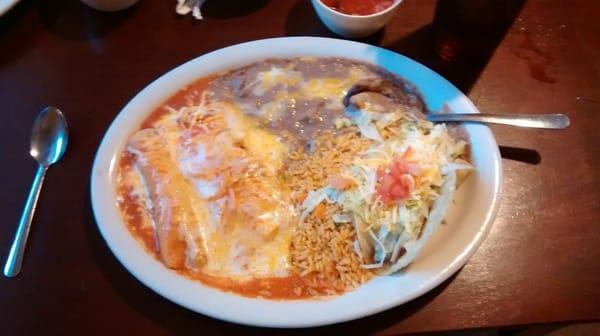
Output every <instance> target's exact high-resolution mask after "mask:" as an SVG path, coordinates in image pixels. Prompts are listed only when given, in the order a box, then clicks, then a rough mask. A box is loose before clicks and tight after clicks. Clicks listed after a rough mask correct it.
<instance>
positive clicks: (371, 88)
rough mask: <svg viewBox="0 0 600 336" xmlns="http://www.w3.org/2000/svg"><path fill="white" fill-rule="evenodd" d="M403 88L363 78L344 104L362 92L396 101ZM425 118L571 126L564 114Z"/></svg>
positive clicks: (349, 93)
mask: <svg viewBox="0 0 600 336" xmlns="http://www.w3.org/2000/svg"><path fill="white" fill-rule="evenodd" d="M400 90H403V88H402V87H400V86H398V85H395V84H393V83H391V82H389V81H385V80H381V79H373V80H361V81H359V82H357V83H356V84H354V85H353V86H352V87H351V88H350V89H349V90H348V92H347V93H346V95H345V96H344V98H343V100H342V102H343V104H344V106H349V105H352V102H351V101H350V98H352V97H353V96H354V95H357V94H359V93H362V92H374V93H378V94H381V95H383V96H385V97H387V98H390V99H392V100H394V101H397V100H398V99H399V95H398V92H400ZM425 118H426V119H427V120H428V121H431V122H434V123H439V122H475V123H489V124H501V125H509V126H518V127H528V128H545V129H563V128H567V127H569V124H570V120H569V117H567V116H566V115H564V114H560V113H556V114H492V113H479V114H470V113H469V114H465V113H442V114H427V115H425Z"/></svg>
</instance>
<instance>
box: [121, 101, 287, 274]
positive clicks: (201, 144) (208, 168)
mask: <svg viewBox="0 0 600 336" xmlns="http://www.w3.org/2000/svg"><path fill="white" fill-rule="evenodd" d="M190 120H193V121H195V122H194V123H187V124H186V122H185V121H190ZM182 121H183V122H182ZM186 125H187V126H186ZM154 126H155V127H154V128H155V130H157V131H158V132H160V135H161V139H162V140H163V141H162V143H163V144H164V146H165V147H166V148H168V152H169V153H170V155H169V156H170V157H164V158H162V160H163V162H167V161H166V160H173V161H174V162H176V166H177V167H179V172H170V174H171V176H174V174H180V175H181V176H182V177H184V178H185V180H186V181H187V183H188V184H189V188H183V187H182V188H179V189H178V190H177V192H178V197H179V198H183V199H197V200H198V201H197V202H193V204H192V205H191V207H192V209H188V210H189V211H191V213H198V212H203V211H205V210H206V209H208V215H207V216H204V217H201V216H200V217H198V218H206V220H202V221H198V222H196V223H194V227H193V228H189V227H181V228H179V230H182V231H183V232H182V234H183V236H184V237H187V236H189V235H190V230H192V231H193V232H198V233H199V236H201V237H203V239H204V241H205V244H206V251H205V252H206V255H207V258H206V263H205V264H204V265H203V266H202V267H201V269H200V271H202V272H204V273H206V274H209V275H213V276H222V277H228V278H234V279H246V278H256V277H281V276H286V275H288V271H289V268H290V262H289V246H290V239H291V234H292V229H291V228H292V225H291V223H292V217H293V215H292V209H291V202H290V201H289V192H287V191H286V190H285V188H284V186H282V184H281V182H280V181H279V179H278V178H277V174H278V172H279V170H280V169H281V167H282V165H283V160H284V157H285V153H286V151H287V150H286V147H285V145H284V144H283V143H282V142H281V141H280V140H279V139H278V137H276V136H275V135H273V134H271V133H270V132H267V131H265V130H263V129H261V128H259V127H258V126H257V124H256V123H255V122H254V121H253V120H251V119H250V118H248V117H246V116H244V115H243V114H242V113H241V112H240V110H239V109H238V108H236V107H235V106H233V105H229V104H218V106H203V105H201V106H198V107H195V108H183V109H181V110H179V111H171V113H168V114H166V115H165V116H163V117H162V118H161V119H159V120H157V121H156V123H155V124H154ZM143 132H144V130H143V131H140V132H139V133H143ZM136 137H137V138H139V137H140V136H138V135H137V134H136V135H134V137H133V138H136ZM129 150H130V151H131V152H132V153H136V149H135V148H131V147H130V148H129ZM137 156H138V157H139V158H143V157H144V156H143V155H142V153H137ZM138 160H141V159H138ZM140 163H141V162H140ZM143 163H144V164H146V165H148V164H152V163H149V162H148V160H146V161H144V162H143ZM154 164H157V163H154ZM134 167H135V166H134ZM156 168H157V169H159V170H160V169H162V168H161V167H158V166H157V167H156ZM121 178H122V179H123V183H124V184H126V185H128V186H129V187H130V188H131V190H132V191H131V195H135V199H137V200H139V202H140V204H143V207H144V208H146V209H148V211H150V212H152V211H153V210H154V208H153V206H152V203H153V202H163V200H162V199H160V198H159V199H155V200H153V199H152V197H151V193H149V192H148V189H149V188H148V185H147V183H157V182H156V181H154V182H152V181H148V179H144V178H140V172H139V171H138V170H137V169H131V170H128V171H127V172H126V173H124V174H122V175H121ZM164 183H166V184H165V186H164V188H168V184H169V183H170V182H169V181H164ZM158 189H160V188H158ZM154 190H157V189H156V188H154ZM188 193H192V194H193V195H192V194H190V195H187V194H188ZM201 200H202V201H201ZM161 205H162V208H161V209H165V208H166V207H168V204H162V203H161ZM200 208H202V209H200ZM155 220H157V219H156V218H155ZM158 220H160V219H158ZM145 222H146V223H145V225H152V226H153V227H154V228H156V227H157V226H160V225H156V223H153V220H152V219H151V218H150V217H149V216H148V218H147V219H146V220H145ZM188 250H189V246H188ZM192 252H193V253H194V254H195V253H197V251H195V250H194V251H192Z"/></svg>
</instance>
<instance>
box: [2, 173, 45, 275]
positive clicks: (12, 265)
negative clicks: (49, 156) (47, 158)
mask: <svg viewBox="0 0 600 336" xmlns="http://www.w3.org/2000/svg"><path fill="white" fill-rule="evenodd" d="M46 169H47V167H44V166H43V165H39V166H38V169H37V172H36V174H35V178H34V179H33V184H32V185H31V190H29V196H27V202H26V203H25V208H24V209H23V213H22V214H21V219H20V220H19V227H18V228H17V232H16V233H15V238H14V240H13V243H12V245H11V247H10V252H9V254H8V259H6V264H5V265H4V275H5V276H7V277H14V276H16V275H17V274H19V272H20V271H21V263H22V262H23V254H24V252H25V245H27V237H28V236H29V229H30V228H31V220H32V219H33V213H34V212H35V206H36V204H37V200H38V197H39V196H40V190H41V189H42V183H43V182H44V176H45V175H46Z"/></svg>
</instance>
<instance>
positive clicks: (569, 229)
mask: <svg viewBox="0 0 600 336" xmlns="http://www.w3.org/2000/svg"><path fill="white" fill-rule="evenodd" d="M216 2H219V1H216V0H210V1H209V2H208V4H209V6H208V7H207V11H206V16H207V19H206V20H204V21H202V22H193V21H192V20H191V19H190V18H187V17H177V16H176V15H175V14H174V12H173V6H174V3H175V1H174V0H173V1H156V0H141V1H140V2H139V4H138V5H136V6H135V7H133V8H131V9H129V10H126V11H123V12H119V13H114V14H106V13H100V12H96V11H92V10H89V9H87V8H86V7H84V6H83V5H81V4H80V3H79V2H78V1H59V0H56V1H51V0H46V1H28V0H23V1H21V3H19V4H18V5H17V6H16V7H15V8H14V9H13V10H12V11H11V12H9V13H8V14H7V15H5V16H3V17H1V18H0V104H1V106H2V108H1V110H0V111H1V112H0V113H1V116H2V125H1V126H2V132H0V155H1V157H2V160H1V162H2V164H0V179H1V181H2V187H1V188H0V200H1V202H0V219H1V221H2V225H0V256H1V257H2V259H3V260H4V257H5V256H6V254H7V253H8V248H9V245H10V242H11V239H12V236H13V233H14V231H15V228H16V223H17V220H18V216H19V214H20V211H21V208H22V205H23V202H24V200H25V197H26V191H27V190H28V188H29V184H30V183H31V179H32V177H33V174H34V167H35V166H34V163H33V161H32V159H30V158H29V156H28V155H27V152H28V143H29V131H30V128H31V123H32V121H33V118H34V116H35V115H36V113H37V112H38V111H39V110H40V109H41V108H42V107H44V106H46V105H56V106H59V107H60V108H61V109H62V110H63V111H64V112H65V114H66V116H67V117H68V120H69V125H70V131H71V141H70V144H69V148H68V151H67V154H66V156H65V157H64V160H62V161H61V162H60V163H59V164H58V165H56V167H53V168H52V169H51V170H50V171H49V173H48V176H47V179H46V183H45V185H44V190H43V192H42V195H41V197H40V202H39V206H38V209H37V213H36V217H35V220H34V223H33V224H34V226H33V230H32V232H31V236H30V240H29V246H28V250H27V254H26V258H25V263H24V267H23V272H22V273H21V275H20V276H19V277H18V278H16V279H6V278H1V279H0V312H1V314H0V330H1V332H0V333H2V334H4V335H17V334H23V335H36V334H74V333H76V334H80V333H85V334H88V333H92V334H111V335H112V334H123V333H128V334H140V335H141V334H144V335H153V334H173V333H194V334H232V333H235V334H242V333H243V334H263V333H265V332H267V331H268V330H263V329H258V328H248V327H243V326H237V325H232V324H229V323H225V322H220V321H217V320H213V319H211V318H208V317H204V316H202V315H198V314H195V313H193V312H190V311H188V310H186V309H183V308H180V307H178V306H176V305H174V304H172V303H170V302H168V301H166V300H164V299H162V298H161V297H160V296H158V295H156V294H154V293H153V292H151V291H150V290H149V289H147V288H145V287H144V286H143V285H141V284H140V283H139V282H137V281H136V280H135V279H134V278H133V277H132V276H131V275H129V273H127V271H125V269H124V268H123V267H122V266H121V265H120V264H119V263H118V262H117V261H116V259H115V258H114V257H113V255H112V254H111V252H110V251H109V250H108V248H107V247H106V245H105V243H104V241H103V240H102V238H101V237H100V234H99V232H98V230H97V228H96V225H95V222H94V219H93V217H92V213H91V209H90V200H89V172H90V169H91V165H92V160H93V156H94V153H95V151H96V148H97V146H98V144H99V142H100V139H101V137H102V135H103V133H104V131H105V130H106V128H107V127H108V125H109V123H110V122H111V120H112V119H113V118H114V117H115V115H116V114H117V113H118V111H119V110H120V109H121V107H122V106H123V105H124V104H125V103H126V102H127V101H128V100H129V99H130V98H131V97H132V96H133V95H134V94H135V93H136V92H138V91H139V90H140V89H142V88H143V87H144V86H145V85H147V84H148V83H149V82H151V81H152V80H153V79H155V78H156V77H157V76H159V75H160V74H162V73H164V72H165V71H167V70H169V69H171V68H173V67H175V66H177V65H178V64H180V63H182V62H184V61H187V60H189V59H191V58H194V57H196V56H199V55H202V54H204V53H206V52H209V51H212V50H215V49H218V48H221V47H225V46H228V45H231V44H234V43H238V42H243V41H248V40H254V39H260V38H267V37H274V36H286V35H318V36H333V34H332V33H330V32H328V31H327V30H326V28H324V26H323V25H322V24H321V23H320V22H319V20H318V19H317V18H316V16H315V15H314V12H313V10H312V8H311V7H310V4H309V2H308V1H282V0H277V1H275V0H273V1H247V2H249V4H244V5H237V6H236V5H235V3H234V2H232V1H223V2H221V3H220V4H216ZM211 3H212V4H211ZM240 3H241V2H240ZM434 7H435V2H434V1H429V0H406V1H405V4H403V5H402V6H401V9H400V10H399V12H398V13H397V15H396V16H395V17H394V19H393V20H392V22H391V23H390V24H389V26H388V27H387V29H386V30H385V31H383V32H379V33H377V34H375V35H374V36H371V37H369V38H367V39H366V41H367V42H369V43H373V44H376V45H380V46H384V47H386V48H389V49H392V50H395V51H397V52H400V53H403V54H406V55H408V56H410V57H413V58H415V59H417V60H419V61H421V62H423V63H425V64H426V65H429V66H430V67H432V68H434V69H436V70H437V71H439V72H440V73H442V74H443V75H444V76H446V77H447V78H448V79H449V80H451V81H452V82H453V83H455V84H457V85H458V86H459V87H460V88H462V89H463V90H465V91H466V92H467V93H468V95H469V97H470V98H471V99H472V100H473V101H474V103H475V104H476V105H477V106H478V107H479V109H480V110H481V111H484V112H490V113H502V112H504V113H543V112H546V113H549V112H563V113H567V114H568V115H569V116H570V117H571V120H572V126H571V127H570V128H569V129H567V130H565V131H559V132H556V131H543V130H521V129H512V128H507V127H493V131H494V134H495V136H496V138H497V140H498V143H499V144H500V145H501V146H502V147H501V151H502V154H503V156H504V159H503V165H504V176H505V180H504V185H503V192H504V193H503V197H502V205H501V209H500V212H499V214H498V218H497V219H496V221H495V223H494V226H493V228H492V231H491V233H490V235H489V236H488V237H487V239H486V240H485V242H484V244H483V245H482V246H481V248H480V249H479V250H478V251H477V253H476V254H475V255H474V256H473V257H472V258H471V259H470V260H469V262H468V263H467V264H466V266H465V267H464V268H463V269H462V270H461V271H460V272H458V273H457V274H456V275H455V276H453V277H452V278H450V279H449V280H448V281H446V282H445V283H444V284H442V285H441V286H440V287H438V288H436V289H434V290H433V291H431V292H430V293H428V294H426V295H424V296H423V297H421V298H418V299H416V300H414V301H412V302H410V303H408V304H406V305H403V306H401V307H398V308H395V309H392V310H389V311H387V312H384V313H381V314H378V315H375V316H372V317H368V318H365V319H362V320H358V321H353V322H349V323H344V324H340V325H335V326H330V327H326V328H318V329H316V330H313V331H311V332H315V333H321V332H322V333H332V332H333V333H336V334H341V333H344V334H348V333H361V334H364V333H380V334H395V333H406V332H421V331H438V330H451V329H468V328H487V327H498V326H504V327H510V326H518V325H529V324H536V323H551V322H562V321H587V320H598V319H600V173H599V171H600V161H599V160H600V132H599V131H598V128H599V127H600V62H599V61H598V60H600V38H599V36H600V22H599V21H600V20H598V13H600V2H599V1H595V0H587V1H585V0H577V1H575V0H574V1H550V0H547V1H542V0H529V1H527V2H525V5H524V7H523V8H522V10H521V12H520V14H519V15H518V17H517V18H516V19H515V21H514V23H513V24H512V26H511V27H510V29H509V30H508V32H506V34H505V35H504V38H503V39H502V41H501V43H499V45H498V46H497V48H495V49H493V50H490V53H489V56H490V57H488V59H486V60H485V62H483V63H481V62H480V63H468V62H467V63H464V64H450V65H448V64H443V63H440V62H439V60H437V59H436V57H435V54H433V53H432V34H433V32H434V29H433V28H432V25H431V22H432V19H433V12H434ZM540 71H541V72H542V75H540ZM207 304H210V303H207ZM291 333H297V334H303V333H305V332H303V331H291Z"/></svg>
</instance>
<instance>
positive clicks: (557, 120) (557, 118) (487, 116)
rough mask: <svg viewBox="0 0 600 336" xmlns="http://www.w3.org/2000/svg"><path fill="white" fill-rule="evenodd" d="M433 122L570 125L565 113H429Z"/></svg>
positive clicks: (556, 127) (520, 125)
mask: <svg viewBox="0 0 600 336" xmlns="http://www.w3.org/2000/svg"><path fill="white" fill-rule="evenodd" d="M426 117H427V120H429V121H431V122H476V123H491V124H502V125H510V126H518V127H530V128H547V129H563V128H567V127H569V124H570V121H569V117H567V116H566V115H564V114H560V113H557V114H492V113H479V114H464V113H462V114H461V113H444V114H428V115H427V116H426Z"/></svg>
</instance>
